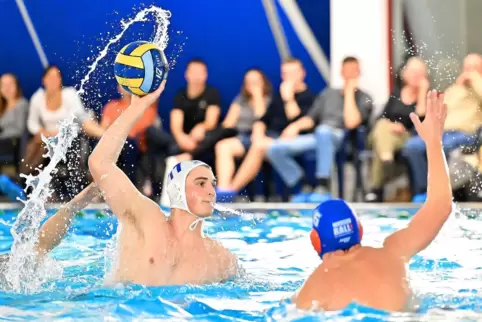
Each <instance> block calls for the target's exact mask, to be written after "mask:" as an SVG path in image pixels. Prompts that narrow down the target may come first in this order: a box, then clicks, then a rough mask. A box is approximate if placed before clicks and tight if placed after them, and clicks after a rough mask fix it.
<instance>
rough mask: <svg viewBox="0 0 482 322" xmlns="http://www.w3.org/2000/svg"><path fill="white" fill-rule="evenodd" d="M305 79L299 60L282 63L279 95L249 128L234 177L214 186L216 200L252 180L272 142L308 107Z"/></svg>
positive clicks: (229, 194) (308, 91)
mask: <svg viewBox="0 0 482 322" xmlns="http://www.w3.org/2000/svg"><path fill="white" fill-rule="evenodd" d="M305 76H306V72H305V69H304V66H303V63H302V62H301V61H300V60H299V59H296V58H291V59H288V60H286V61H284V62H283V64H282V65H281V79H282V83H281V85H280V94H277V95H276V96H274V98H273V101H272V102H271V104H270V105H269V107H268V109H267V111H266V113H265V114H264V116H263V117H262V118H261V119H260V120H259V121H257V122H256V123H255V124H254V125H253V131H252V134H251V142H252V145H251V147H250V148H249V150H248V153H247V155H246V157H245V158H244V161H243V163H242V164H241V167H240V168H239V170H238V172H237V173H236V174H235V176H234V178H233V179H232V180H230V181H228V180H226V182H223V183H219V184H218V195H219V197H220V199H224V198H232V197H233V196H235V195H236V194H237V193H238V192H239V191H240V190H241V189H242V188H243V187H245V186H246V185H247V184H248V183H249V182H250V181H251V180H253V179H254V178H255V177H256V175H257V174H258V172H259V170H260V169H261V166H262V164H263V160H264V157H265V154H266V150H267V148H268V147H269V146H270V145H271V143H272V142H273V140H274V139H276V138H277V137H278V136H279V135H280V133H281V132H282V131H283V129H285V128H286V126H288V124H290V123H291V122H293V121H295V120H297V119H298V118H300V117H302V116H303V115H305V114H306V112H307V111H308V109H309V108H310V107H311V105H312V104H313V100H314V95H313V94H312V92H311V90H310V89H309V88H308V85H307V84H306V83H305ZM227 179H229V178H227ZM222 180H225V178H224V177H223V179H222Z"/></svg>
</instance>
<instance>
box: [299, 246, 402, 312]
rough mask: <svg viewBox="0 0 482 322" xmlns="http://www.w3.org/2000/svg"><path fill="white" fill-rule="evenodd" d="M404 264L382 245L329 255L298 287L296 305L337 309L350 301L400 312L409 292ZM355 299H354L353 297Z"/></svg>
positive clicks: (304, 307) (308, 307) (305, 307)
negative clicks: (314, 304) (314, 302)
mask: <svg viewBox="0 0 482 322" xmlns="http://www.w3.org/2000/svg"><path fill="white" fill-rule="evenodd" d="M404 266H405V263H404V261H403V260H402V259H400V258H399V257H395V256H394V255H393V254H391V253H390V252H388V251H387V250H386V249H384V248H371V247H359V246H358V247H357V246H355V247H354V248H353V249H351V250H350V251H349V252H347V253H343V252H341V251H340V252H338V253H336V254H330V257H329V258H326V259H325V260H324V262H323V263H322V264H320V266H319V267H318V268H317V269H316V270H315V271H314V272H313V274H312V275H311V276H310V277H309V278H308V280H307V281H306V282H305V284H304V285H303V286H302V287H301V289H300V290H299V292H298V294H297V297H296V305H297V307H298V308H301V309H310V308H312V306H313V305H312V303H313V301H317V302H318V303H319V306H318V307H319V308H322V309H325V310H340V309H343V308H344V307H346V306H347V305H348V304H350V303H351V302H353V301H356V302H357V303H359V304H361V305H366V306H370V307H374V308H378V309H384V310H397V311H402V310H404V308H405V305H406V302H407V299H408V297H409V296H410V295H411V292H410V289H409V287H408V284H407V282H406V276H405V268H404ZM354 299H355V300H354Z"/></svg>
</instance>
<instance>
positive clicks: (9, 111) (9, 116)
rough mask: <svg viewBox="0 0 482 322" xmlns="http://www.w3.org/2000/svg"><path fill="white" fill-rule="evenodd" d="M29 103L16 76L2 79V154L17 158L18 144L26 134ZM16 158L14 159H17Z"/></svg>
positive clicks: (0, 80) (0, 93) (0, 81)
mask: <svg viewBox="0 0 482 322" xmlns="http://www.w3.org/2000/svg"><path fill="white" fill-rule="evenodd" d="M27 112H28V102H27V100H26V99H25V98H24V97H23V93H22V89H21V88H20V84H19V81H18V79H17V77H16V76H15V75H14V74H10V73H8V74H3V75H2V76H1V77H0V154H1V155H15V158H16V157H17V153H18V152H19V151H18V144H19V141H20V138H21V137H22V136H23V134H24V132H25V125H26V122H27ZM15 158H14V159H15Z"/></svg>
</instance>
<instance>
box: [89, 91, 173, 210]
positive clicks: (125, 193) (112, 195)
mask: <svg viewBox="0 0 482 322" xmlns="http://www.w3.org/2000/svg"><path fill="white" fill-rule="evenodd" d="M164 86H165V81H163V82H162V83H161V86H160V87H159V89H158V90H157V91H155V92H154V93H151V94H148V95H146V96H144V97H142V98H141V97H138V96H135V95H133V96H132V99H131V105H130V106H129V107H128V108H127V109H126V110H125V111H124V112H123V113H122V114H121V115H120V116H119V117H118V118H117V119H116V120H115V121H114V122H113V123H112V125H111V126H109V128H108V129H107V130H106V131H105V133H104V135H103V136H102V138H101V139H100V141H99V143H98V144H97V146H96V147H95V149H94V151H93V152H92V154H91V155H90V157H89V170H90V172H91V174H92V177H93V178H94V181H95V183H96V184H97V185H98V186H99V188H100V190H101V191H102V193H103V195H104V199H105V201H106V202H107V204H108V205H109V207H110V208H111V209H112V211H113V213H114V214H115V215H116V216H117V217H118V218H131V217H130V216H131V215H133V214H135V213H138V212H142V211H145V209H143V206H144V205H145V204H146V200H148V199H147V198H145V197H144V196H143V195H142V194H141V193H140V192H139V191H138V190H137V189H136V187H135V186H134V184H133V183H132V182H131V181H130V180H129V178H128V177H127V176H126V174H125V173H124V172H122V170H120V169H119V167H117V165H116V163H117V160H118V158H119V154H120V152H121V151H122V148H123V147H124V144H125V142H126V139H127V136H128V134H129V132H130V130H131V128H132V127H133V126H134V125H135V124H136V123H137V122H138V121H139V119H140V118H141V117H142V115H143V114H144V111H145V110H146V109H148V108H149V106H151V105H152V104H153V103H154V102H155V101H156V100H157V99H158V98H159V96H160V95H161V93H162V91H163V90H164ZM157 208H159V207H157Z"/></svg>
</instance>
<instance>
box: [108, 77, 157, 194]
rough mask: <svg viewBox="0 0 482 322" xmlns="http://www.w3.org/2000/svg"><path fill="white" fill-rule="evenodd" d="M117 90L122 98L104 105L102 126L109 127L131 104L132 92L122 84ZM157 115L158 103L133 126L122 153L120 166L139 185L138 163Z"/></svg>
mask: <svg viewBox="0 0 482 322" xmlns="http://www.w3.org/2000/svg"><path fill="white" fill-rule="evenodd" d="M117 90H118V91H119V94H120V99H114V100H111V101H110V102H109V103H107V104H106V105H105V107H104V110H103V112H102V118H101V123H100V126H101V127H102V128H103V129H107V128H108V127H109V126H110V125H111V124H112V123H113V122H114V121H115V120H116V119H117V118H118V117H119V116H120V115H121V114H122V112H124V111H125V110H126V109H127V108H128V107H129V105H130V104H131V94H130V93H129V92H127V91H126V90H125V89H124V88H123V87H122V86H120V85H118V86H117ZM156 117H157V106H156V104H153V105H151V106H150V107H149V108H148V109H147V110H146V111H145V112H144V115H143V116H142V118H141V119H140V120H139V121H138V122H137V123H136V124H135V125H134V126H133V127H132V129H131V131H130V132H129V135H128V137H127V141H126V146H125V147H124V149H123V150H122V152H121V155H120V160H119V161H120V168H121V169H122V171H124V172H125V173H126V174H127V176H128V177H129V179H130V180H131V181H132V183H134V185H138V182H137V180H136V179H137V178H136V173H137V171H136V165H137V163H138V161H139V156H140V154H141V153H145V152H146V143H145V132H146V129H147V128H148V127H149V126H152V125H153V124H154V121H155V120H156Z"/></svg>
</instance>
